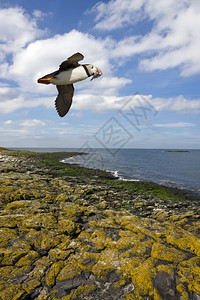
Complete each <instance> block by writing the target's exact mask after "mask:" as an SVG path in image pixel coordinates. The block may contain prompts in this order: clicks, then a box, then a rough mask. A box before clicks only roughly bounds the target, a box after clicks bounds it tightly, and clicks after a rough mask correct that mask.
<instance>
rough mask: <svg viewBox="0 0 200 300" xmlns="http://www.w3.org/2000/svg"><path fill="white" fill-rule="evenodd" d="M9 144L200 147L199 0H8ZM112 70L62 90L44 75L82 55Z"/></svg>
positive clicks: (5, 136)
mask: <svg viewBox="0 0 200 300" xmlns="http://www.w3.org/2000/svg"><path fill="white" fill-rule="evenodd" d="M0 28H1V32H2V33H1V37H0V146H3V147H53V148H56V147H59V148H60V147H61V148H62V147H65V148H66V147H67V148H70V147H77V148H84V147H89V148H93V147H106V148H112V147H114V148H122V147H124V148H184V149H186V148H192V149H199V148H200V118H199V114H200V96H199V95H200V84H199V81H200V80H199V79H200V36H199V28H200V3H199V1H197V0H189V1H188V0H162V1H161V0H159V1H155V0H123V1H121V0H111V1H99V2H96V3H95V1H92V0H84V1H76V0H74V1H66V0H57V1H52V0H49V1H48V2H47V1H40V0H34V1H32V0H31V1H27V0H18V1H15V0H8V1H4V0H1V1H0ZM76 52H81V53H82V54H83V55H84V60H83V61H82V62H83V63H92V64H93V65H95V66H97V67H99V68H100V69H101V70H102V71H103V76H102V77H100V78H97V79H95V80H93V81H90V79H87V80H85V81H83V82H79V83H76V84H75V95H74V99H73V104H72V107H71V109H70V112H69V113H68V114H67V115H66V116H65V117H64V118H60V117H59V116H58V115H57V112H56V110H55V107H54V101H55V98H56V95H57V90H56V88H55V86H53V85H51V86H50V85H48V86H44V85H39V84H38V83H37V79H38V78H39V77H41V76H43V75H45V74H47V73H49V72H52V71H55V70H57V69H58V66H59V64H60V63H61V62H62V61H64V60H65V59H66V58H67V57H69V56H71V55H72V54H73V53H76Z"/></svg>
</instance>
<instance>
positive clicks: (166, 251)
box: [151, 243, 187, 263]
mask: <svg viewBox="0 0 200 300" xmlns="http://www.w3.org/2000/svg"><path fill="white" fill-rule="evenodd" d="M151 257H154V258H157V259H160V260H165V261H169V262H173V263H178V262H179V261H182V260H184V259H186V257H187V256H186V254H184V253H183V252H181V251H179V250H177V249H175V248H173V247H167V246H165V245H163V244H161V243H154V244H153V247H152V251H151Z"/></svg>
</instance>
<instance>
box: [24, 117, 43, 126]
mask: <svg viewBox="0 0 200 300" xmlns="http://www.w3.org/2000/svg"><path fill="white" fill-rule="evenodd" d="M19 125H20V126H24V127H43V126H45V125H46V124H45V122H43V121H41V120H37V119H31V120H25V121H23V122H21V123H20V124H19Z"/></svg>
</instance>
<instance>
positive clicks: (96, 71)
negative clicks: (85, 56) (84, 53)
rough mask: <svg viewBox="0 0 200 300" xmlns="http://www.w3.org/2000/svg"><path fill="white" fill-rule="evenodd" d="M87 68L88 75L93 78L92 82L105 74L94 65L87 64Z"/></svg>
mask: <svg viewBox="0 0 200 300" xmlns="http://www.w3.org/2000/svg"><path fill="white" fill-rule="evenodd" d="M85 66H86V67H87V69H88V73H89V74H90V76H93V77H92V79H91V80H93V79H95V78H98V77H100V76H101V75H102V74H103V73H102V71H101V70H100V69H99V68H97V67H95V66H93V65H90V64H87V65H85Z"/></svg>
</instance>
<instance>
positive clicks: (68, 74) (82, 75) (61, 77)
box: [50, 66, 88, 85]
mask: <svg viewBox="0 0 200 300" xmlns="http://www.w3.org/2000/svg"><path fill="white" fill-rule="evenodd" d="M87 77H88V76H87V74H86V72H85V69H84V68H83V67H82V66H79V67H77V68H73V69H69V70H67V71H61V72H60V73H58V74H57V75H56V76H55V77H54V78H52V79H51V80H50V83H52V84H56V85H66V84H72V83H75V82H77V81H81V80H84V79H86V78H87Z"/></svg>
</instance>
